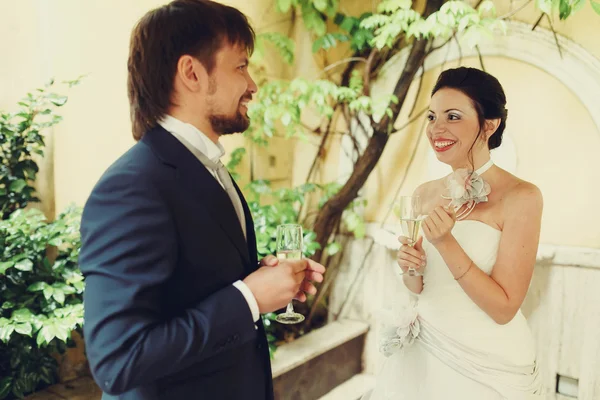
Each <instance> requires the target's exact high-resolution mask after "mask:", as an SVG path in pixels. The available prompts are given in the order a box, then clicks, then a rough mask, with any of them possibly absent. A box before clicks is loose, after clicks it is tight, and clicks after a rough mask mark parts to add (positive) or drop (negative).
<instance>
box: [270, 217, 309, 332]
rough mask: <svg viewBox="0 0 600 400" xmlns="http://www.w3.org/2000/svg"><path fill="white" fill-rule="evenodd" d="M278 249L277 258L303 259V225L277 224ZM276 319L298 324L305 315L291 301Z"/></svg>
mask: <svg viewBox="0 0 600 400" xmlns="http://www.w3.org/2000/svg"><path fill="white" fill-rule="evenodd" d="M276 251H277V258H278V259H280V260H300V259H302V225H298V224H284V225H279V226H277V242H276ZM275 319H276V321H277V322H280V323H282V324H297V323H299V322H302V321H304V315H302V314H298V313H297V312H294V306H293V304H292V302H291V301H290V303H289V304H288V305H287V308H286V310H285V312H284V313H281V314H278V315H277V317H276V318H275Z"/></svg>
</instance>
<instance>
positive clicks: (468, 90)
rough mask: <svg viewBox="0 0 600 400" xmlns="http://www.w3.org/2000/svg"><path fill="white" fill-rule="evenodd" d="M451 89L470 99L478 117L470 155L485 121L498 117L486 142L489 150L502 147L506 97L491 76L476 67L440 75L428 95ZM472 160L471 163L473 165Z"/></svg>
mask: <svg viewBox="0 0 600 400" xmlns="http://www.w3.org/2000/svg"><path fill="white" fill-rule="evenodd" d="M444 88H450V89H456V90H460V91H461V92H462V93H464V94H465V95H466V96H467V97H469V98H470V99H471V102H472V103H473V107H474V108H475V111H477V116H478V118H479V126H480V129H479V132H478V133H477V138H475V141H474V142H473V145H471V148H470V149H469V155H470V157H472V154H471V151H472V150H473V146H474V145H475V143H477V140H478V139H479V138H480V136H481V133H482V131H483V128H484V126H485V120H486V119H498V118H500V125H498V129H496V132H494V133H493V134H492V136H491V137H490V139H489V141H488V148H489V149H490V150H492V149H495V148H497V147H499V146H500V144H502V134H503V133H504V128H505V127H506V117H507V113H508V111H507V110H506V95H505V94H504V89H502V85H500V82H498V79H496V78H495V77H494V76H492V75H490V74H488V73H487V72H484V71H481V70H479V69H476V68H467V67H460V68H454V69H449V70H446V71H444V72H442V73H441V74H440V76H439V78H438V80H437V82H436V84H435V86H434V88H433V90H432V92H431V95H432V96H433V95H434V94H435V93H436V92H437V91H438V90H440V89H444ZM472 161H473V160H471V163H472Z"/></svg>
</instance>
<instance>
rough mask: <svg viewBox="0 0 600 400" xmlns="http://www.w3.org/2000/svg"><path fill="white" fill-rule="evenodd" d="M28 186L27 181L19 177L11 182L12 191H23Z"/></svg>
mask: <svg viewBox="0 0 600 400" xmlns="http://www.w3.org/2000/svg"><path fill="white" fill-rule="evenodd" d="M26 186H27V182H25V181H24V180H23V179H17V180H16V181H13V182H12V183H11V184H10V186H9V190H10V191H11V192H15V193H21V192H22V191H23V189H24V188H25V187H26Z"/></svg>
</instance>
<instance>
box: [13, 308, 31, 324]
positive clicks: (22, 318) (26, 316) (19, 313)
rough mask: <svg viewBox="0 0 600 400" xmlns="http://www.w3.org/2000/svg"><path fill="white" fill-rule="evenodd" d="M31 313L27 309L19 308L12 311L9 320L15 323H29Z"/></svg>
mask: <svg viewBox="0 0 600 400" xmlns="http://www.w3.org/2000/svg"><path fill="white" fill-rule="evenodd" d="M33 316H34V315H33V313H32V312H31V310H30V309H28V308H20V309H18V310H15V311H13V313H12V317H11V319H12V320H13V321H15V322H19V323H20V322H31V319H32V317H33Z"/></svg>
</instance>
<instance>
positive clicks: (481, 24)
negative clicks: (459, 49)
mask: <svg viewBox="0 0 600 400" xmlns="http://www.w3.org/2000/svg"><path fill="white" fill-rule="evenodd" d="M411 6H412V3H411V2H410V1H406V0H386V1H383V2H381V3H380V5H379V7H378V9H377V11H378V13H377V14H374V15H372V16H371V17H368V18H366V19H365V20H363V22H362V23H361V26H362V27H363V28H365V29H369V30H373V31H374V38H373V41H372V43H373V46H374V47H376V48H378V49H383V48H384V47H390V48H393V47H394V46H395V45H396V43H397V41H398V40H399V39H400V38H402V37H406V38H411V37H414V38H417V39H419V38H428V39H431V38H437V39H448V38H450V37H451V36H452V35H454V34H458V36H459V37H460V38H462V39H463V40H464V41H465V42H466V44H467V45H468V46H470V47H475V46H476V45H478V44H479V43H480V42H481V40H482V39H484V38H486V37H491V36H492V35H493V34H494V33H495V32H497V31H502V32H504V31H506V24H505V22H504V21H503V20H500V19H497V18H495V12H496V10H495V6H494V4H493V3H492V2H491V1H490V0H486V1H484V2H483V3H482V4H481V6H480V7H479V9H477V10H476V9H475V8H473V7H472V6H471V5H469V4H468V3H466V2H464V1H460V0H451V1H448V2H446V3H444V4H443V5H442V7H441V8H440V9H439V10H438V11H436V12H434V13H433V14H431V15H430V16H429V17H427V18H426V19H425V18H423V17H422V16H421V15H420V14H419V13H418V12H416V11H415V10H413V9H412V8H411Z"/></svg>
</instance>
